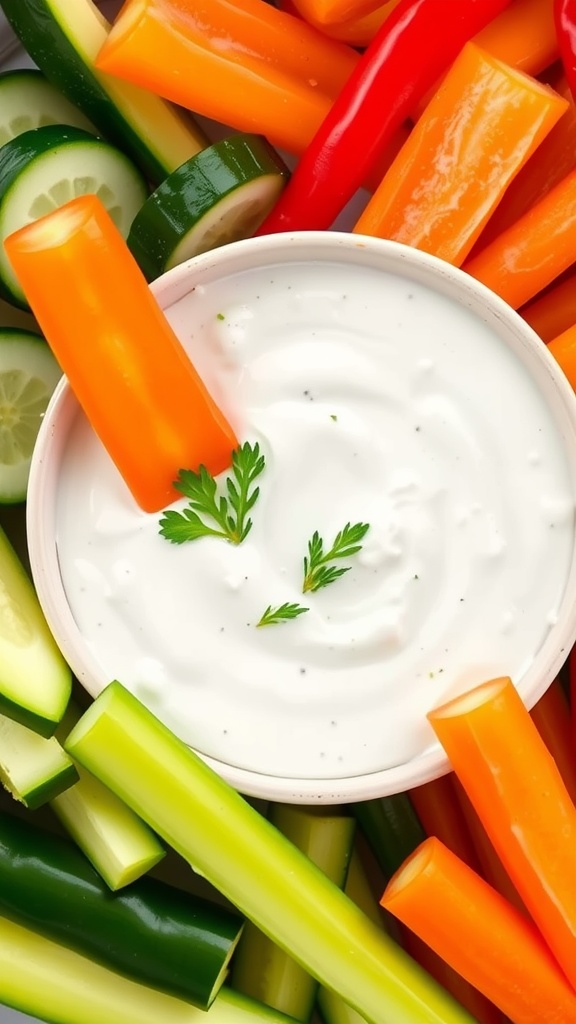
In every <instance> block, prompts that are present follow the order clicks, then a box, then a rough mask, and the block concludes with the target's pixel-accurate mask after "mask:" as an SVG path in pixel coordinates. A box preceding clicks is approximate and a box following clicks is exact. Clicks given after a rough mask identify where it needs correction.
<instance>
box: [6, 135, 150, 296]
mask: <svg viewBox="0 0 576 1024" xmlns="http://www.w3.org/2000/svg"><path fill="white" fill-rule="evenodd" d="M86 193H91V194H95V195H97V196H98V198H99V199H100V200H101V201H102V203H103V204H104V206H105V207H106V209H107V210H108V213H109V214H110V216H111V217H112V219H113V220H114V222H115V224H116V226H117V227H118V229H119V230H120V231H121V233H122V234H123V235H124V237H126V236H127V235H128V232H129V230H130V225H131V223H132V221H133V219H134V217H135V215H136V213H137V211H138V210H139V209H140V207H141V205H142V203H143V202H144V201H145V199H146V197H147V195H148V187H147V184H146V181H145V180H144V178H143V177H142V175H141V174H140V171H138V169H137V168H136V167H135V166H134V164H132V162H131V161H130V160H129V159H128V157H126V156H125V155H124V153H122V152H120V150H119V149H116V148H115V147H114V146H111V145H110V144H109V143H107V142H103V141H102V139H97V138H95V137H94V136H93V135H90V133H89V132H85V131H84V130H83V129H81V128H73V127H68V126H66V125H46V126H44V127H43V128H33V129H31V130H30V131H28V132H23V133H22V135H17V136H16V138H14V139H11V140H10V142H7V143H6V144H5V145H4V146H2V147H1V148H0V242H3V241H4V239H5V238H7V237H8V235H10V234H12V232H13V231H17V230H18V228H21V227H23V226H24V225H25V224H29V223H30V222H31V221H35V220H37V219H38V218H39V217H42V216H43V215H44V214H46V213H49V212H50V211H51V210H54V209H56V208H57V207H59V206H63V205H64V204H65V203H67V202H68V201H69V200H70V199H73V198H74V197H75V196H79V195H84V194H86ZM0 284H1V286H2V289H3V292H4V296H5V298H7V299H8V300H9V301H10V302H14V303H15V304H16V305H19V306H21V307H26V306H27V302H26V297H25V295H24V293H23V291H22V288H21V287H20V285H19V283H18V280H17V278H16V275H15V273H14V271H13V270H12V267H11V264H10V261H9V259H8V256H7V255H6V252H5V250H4V246H3V245H0Z"/></svg>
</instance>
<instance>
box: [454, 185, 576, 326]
mask: <svg viewBox="0 0 576 1024" xmlns="http://www.w3.org/2000/svg"><path fill="white" fill-rule="evenodd" d="M575 260H576V170H573V171H571V172H570V173H569V174H567V175H566V176H565V177H564V178H563V179H562V181H560V182H559V183H558V184H557V185H555V187H554V188H553V189H551V190H550V192H548V194H547V195H545V196H544V197H543V198H542V199H541V200H540V202H538V203H536V204H535V205H534V206H532V207H531V209H529V210H528V211H527V212H526V213H525V214H524V216H523V217H520V218H519V219H518V220H517V221H515V223H514V224H512V225H511V226H510V227H509V228H507V230H506V231H503V232H502V234H501V235H498V238H495V239H494V241H493V242H491V243H490V245H487V246H486V248H485V249H482V252H479V253H478V255H476V256H474V257H472V258H471V259H469V260H467V261H466V263H465V264H464V267H463V269H464V270H465V271H467V273H469V274H471V275H472V277H475V278H477V280H478V281H482V282H483V283H484V284H485V285H487V286H488V288H491V289H492V291H494V292H496V293H497V294H498V295H500V296H501V298H503V299H504V300H505V302H507V303H508V304H509V305H510V306H513V307H514V309H518V308H519V307H520V306H523V305H524V303H526V302H528V301H529V299H531V298H533V297H534V296H535V295H537V294H538V292H539V291H541V290H542V289H543V288H545V287H546V285H548V284H550V282H551V281H554V280H555V278H557V277H558V276H559V274H561V273H562V272H563V271H564V270H566V269H567V268H568V267H569V266H571V264H572V263H574V261H575Z"/></svg>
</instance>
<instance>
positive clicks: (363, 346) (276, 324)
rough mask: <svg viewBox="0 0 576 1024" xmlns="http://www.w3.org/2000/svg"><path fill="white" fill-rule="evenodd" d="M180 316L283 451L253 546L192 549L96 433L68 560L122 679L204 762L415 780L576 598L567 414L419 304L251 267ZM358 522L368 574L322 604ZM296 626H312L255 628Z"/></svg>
mask: <svg viewBox="0 0 576 1024" xmlns="http://www.w3.org/2000/svg"><path fill="white" fill-rule="evenodd" d="M168 315H169V318H170V320H171V322H172V323H173V324H174V326H175V327H176V329H177V331H178V333H179V334H180V336H181V338H182V340H183V342H184V344H185V345H186V347H187V348H188V349H189V351H190V353H191V355H192V358H193V361H194V362H195V363H196V365H197V367H198V369H199V370H200V372H201V373H202V375H203V376H204V378H205V380H206V382H207V384H208V386H209V387H210V388H211V390H212V392H213V394H214V395H215V397H216V398H217V400H218V401H219V402H220V403H221V404H222V407H223V408H224V409H225V410H226V411H227V413H228V414H229V416H230V418H231V420H232V422H233V423H234V425H235V427H236V428H237V431H238V435H239V437H240V439H241V440H242V441H246V440H248V441H252V442H254V441H258V442H259V444H260V446H261V448H262V451H263V452H264V454H265V456H266V468H265V471H264V473H263V475H262V476H261V478H260V488H261V496H260V499H259V500H258V502H257V504H256V506H255V508H254V510H253V513H252V518H253V524H254V525H253V528H252V531H251V533H250V535H249V536H248V538H247V539H246V541H245V542H244V543H243V544H242V545H240V546H233V545H232V544H229V543H228V542H226V541H224V540H220V539H215V538H203V539H201V540H198V541H195V542H193V543H189V544H186V545H182V546H176V545H172V544H170V543H168V541H166V540H165V539H163V538H162V537H161V536H160V535H159V532H158V523H159V520H160V514H158V515H148V514H146V513H143V512H141V511H140V510H139V509H138V508H137V507H136V505H135V503H134V501H133V500H132V498H131V497H130V495H129V493H128V491H127V489H126V487H125V486H124V483H123V481H122V480H121V479H120V477H119V475H118V473H117V471H116V470H115V468H114V467H113V465H112V463H111V462H110V460H109V458H108V456H107V454H106V453H105V452H104V450H103V448H102V447H101V445H100V443H99V442H98V441H97V439H96V438H95V436H94V434H93V433H92V431H91V429H90V428H89V427H88V425H87V423H86V421H85V419H84V417H83V416H82V415H78V416H77V417H76V420H75V422H74V426H73V429H72V433H71V436H70V441H69V444H68V446H67V450H66V453H65V456H64V461H63V466H62V477H61V486H60V489H59V496H58V509H57V523H58V537H57V544H58V554H59V560H60V565H61V571H62V576H63V582H64V586H65V590H66V593H67V595H68V598H69V601H70V604H71V607H72V611H73V614H74V617H75V619H76V621H77V623H78V625H79V628H80V630H81V632H82V634H83V635H84V637H85V638H86V639H87V642H88V644H89V645H90V648H91V650H92V651H93V653H94V655H95V656H96V658H97V660H98V661H99V663H100V664H101V666H102V671H103V675H104V676H105V677H106V678H110V679H111V678H118V679H120V680H121V681H122V682H123V683H124V684H125V685H126V686H128V687H129V688H130V689H131V690H132V691H133V692H134V693H135V694H136V695H137V696H138V697H140V698H141V699H142V700H143V701H144V702H145V703H146V704H147V705H148V706H149V707H150V708H151V709H152V710H153V711H154V712H155V713H156V714H158V716H159V717H160V718H162V719H163V720H164V721H165V722H166V724H167V725H169V726H170V727H171V728H172V729H173V730H174V731H175V732H176V733H177V734H178V735H180V736H181V737H182V738H183V739H185V740H186V741H187V742H188V743H189V744H190V745H191V746H193V747H194V748H195V749H197V750H198V751H200V752H202V753H203V754H206V755H209V756H211V757H213V758H216V759H219V760H221V761H223V762H226V763H228V764H232V765H235V766H238V767H242V768H246V769H251V770H253V771H258V772H261V773H265V774H276V775H279V776H283V777H286V778H291V777H293V778H298V777H302V778H304V777H312V778H318V779H330V778H334V779H337V778H339V777H344V776H351V775H355V774H361V773H367V772H373V771H377V770H379V769H383V768H386V767H389V766H393V765H397V764H400V763H402V762H404V761H406V760H407V759H410V758H412V757H415V756H417V755H419V754H421V753H422V752H423V751H424V750H425V749H427V748H429V747H431V746H432V745H433V743H434V741H433V736H432V732H431V730H430V727H429V725H428V723H427V721H426V719H425V712H426V711H427V710H429V709H430V708H431V707H432V706H433V705H435V704H437V703H438V702H439V701H441V700H443V699H446V698H447V697H448V696H452V695H454V694H455V693H456V692H458V691H459V690H463V689H465V688H468V687H470V686H472V685H475V684H477V683H480V682H482V681H484V680H485V679H487V678H491V677H493V676H496V675H501V674H507V675H511V676H512V678H513V679H514V681H515V682H518V681H519V680H520V679H521V678H522V676H523V674H524V673H525V672H526V670H527V669H528V668H529V667H530V665H531V664H532V662H533V660H534V657H535V655H536V654H537V652H538V650H539V648H540V647H541V645H542V643H543V641H544V640H545V638H546V636H547V634H548V632H549V631H550V628H551V626H552V625H553V624H554V622H555V618H556V615H557V611H558V608H559V604H560V601H561V599H562V595H563V592H564V589H565V585H566V579H567V573H568V568H569V564H570V560H571V553H572V545H573V531H574V495H573V493H572V487H571V482H570V478H569V473H568V469H567V466H566V464H565V459H564V455H563V451H562V444H561V441H560V439H559V435H558V432H557V428H556V426H555V425H554V423H553V422H552V419H551V417H550V415H549V413H548V412H547V409H546V406H545V404H544V401H543V400H542V398H541V397H540V395H539V393H538V391H537V389H536V387H535V385H534V384H533V382H532V380H531V378H530V376H529V374H528V372H527V370H526V369H525V368H524V367H523V366H522V364H521V363H520V362H519V360H518V358H517V357H516V356H515V355H514V354H512V353H511V352H510V351H509V350H508V348H507V347H506V346H505V345H504V344H503V342H502V341H500V340H499V339H498V338H497V337H496V336H495V335H494V334H493V333H492V331H491V329H489V328H488V327H487V326H486V324H484V322H483V321H482V320H481V319H480V318H479V317H477V316H476V315H475V314H472V313H471V312H470V311H469V310H468V309H466V308H465V307H464V306H460V305H457V304H456V303H453V302H451V301H450V300H449V299H447V298H443V297H442V296H439V295H437V294H435V293H434V292H433V291H431V290H428V289H427V288H426V287H424V286H423V285H421V284H412V283H410V282H409V281H406V280H404V279H403V278H402V277H396V276H394V275H390V274H388V273H383V272H379V271H376V270H373V269H370V268H367V267H362V268H361V267H354V266H352V267H350V266H344V265H343V264H334V263H326V264H323V263H320V262H318V263H315V264H312V265H309V266H306V265H305V264H294V265H286V264H283V265H278V266H273V267H271V268H270V269H269V270H267V271H265V272H262V271H261V270H251V269H248V270H246V271H245V272H243V273H240V274H235V275H231V276H230V277H228V278H226V279H224V280H223V281H222V280H221V281H220V282H218V283H217V284H211V283H208V284H207V285H205V286H201V287H199V288H198V289H197V290H196V292H194V293H192V294H191V295H189V296H187V297H186V298H185V299H184V300H181V301H180V302H179V303H176V304H175V305H173V306H172V307H171V308H170V310H169V313H168ZM118 415H119V417H121V416H122V411H121V410H118ZM185 505H186V502H185V500H184V499H182V500H181V501H178V502H176V503H175V505H174V506H173V507H174V508H183V507H184V506H185ZM359 521H362V522H367V523H369V524H370V530H369V532H368V534H367V535H366V538H365V542H364V546H363V549H362V551H361V552H360V554H358V555H355V556H353V557H352V558H350V559H349V560H348V561H347V562H346V563H344V564H348V565H350V566H351V567H352V568H351V570H350V571H349V572H348V573H347V574H346V575H345V576H344V577H342V578H341V579H339V580H337V581H336V582H335V583H333V584H332V585H331V586H328V587H326V588H324V589H322V590H319V591H318V592H316V593H314V594H307V595H303V594H302V591H301V586H302V560H303V556H304V555H305V553H306V549H307V543H308V540H309V538H310V537H311V536H312V534H313V532H314V531H315V530H318V531H319V533H320V534H321V536H322V537H323V538H324V539H325V541H326V543H327V544H329V543H331V541H332V540H333V539H334V537H335V535H336V533H337V532H338V531H339V530H340V529H341V528H342V527H343V526H344V525H345V524H346V523H347V522H352V523H355V522H359ZM283 602H295V603H300V604H303V605H307V606H309V608H310V611H309V612H308V613H306V614H304V615H302V616H300V618H298V619H295V620H294V621H290V622H286V623H282V624H279V625H274V626H269V627H267V628H260V629H258V628H256V623H257V622H258V620H259V619H260V617H261V615H262V613H263V611H264V609H265V608H266V607H267V606H268V605H279V604H282V603H283Z"/></svg>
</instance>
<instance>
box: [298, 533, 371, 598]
mask: <svg viewBox="0 0 576 1024" xmlns="http://www.w3.org/2000/svg"><path fill="white" fill-rule="evenodd" d="M369 529H370V524H369V523H354V525H353V526H352V525H351V524H350V523H346V526H345V527H344V529H343V530H340V531H339V533H337V534H336V537H335V539H334V543H333V544H332V547H331V548H330V550H329V551H324V541H323V540H322V537H321V536H320V534H319V533H318V531H317V530H316V531H315V532H314V533H313V535H312V538H311V540H309V541H308V554H307V555H306V556H305V557H304V583H303V585H302V593H303V594H307V593H313V592H314V591H315V590H320V588H321V587H327V586H328V585H329V584H330V583H334V582H335V581H336V580H337V579H339V578H340V576H343V575H344V573H346V572H349V571H350V569H351V568H352V566H350V565H346V566H337V565H330V564H329V563H330V562H334V561H337V560H339V559H341V558H350V556H351V555H355V554H356V553H357V552H358V551H360V550H361V548H362V543H361V541H362V540H363V539H364V537H365V536H366V534H367V532H368V530H369Z"/></svg>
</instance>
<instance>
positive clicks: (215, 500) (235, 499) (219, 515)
mask: <svg viewBox="0 0 576 1024" xmlns="http://www.w3.org/2000/svg"><path fill="white" fill-rule="evenodd" d="M264 466H265V458H264V456H263V455H261V454H260V446H259V445H258V443H256V444H254V445H251V444H250V443H249V442H246V444H243V445H242V446H241V447H240V448H237V449H236V451H234V452H233V453H232V470H231V473H230V474H229V475H228V476H227V477H226V478H225V479H224V481H223V488H224V489H225V491H226V494H221V493H219V490H218V483H217V481H216V480H215V478H214V477H213V476H212V475H211V474H210V473H209V472H208V470H207V469H206V467H205V466H200V469H199V470H198V472H197V473H194V472H193V471H192V470H190V469H181V470H180V473H179V474H178V479H177V480H176V481H175V482H174V486H175V487H176V489H177V490H178V491H180V493H181V494H183V495H184V496H185V497H186V498H188V507H187V508H185V509H184V511H183V512H177V511H176V510H175V509H168V510H167V511H166V512H164V514H163V517H162V519H161V520H160V533H161V535H162V536H163V537H165V538H166V540H169V541H171V543H172V544H184V543H186V542H187V541H190V540H197V539H198V538H199V537H222V538H224V540H227V541H230V543H231V544H241V543H242V541H243V540H245V539H246V537H247V536H248V534H249V533H250V530H251V529H252V520H251V519H249V518H248V513H249V512H250V511H251V510H252V509H253V508H254V505H255V504H256V502H257V500H258V496H259V494H260V488H259V487H254V486H253V485H254V481H255V480H256V479H257V477H259V476H260V474H261V473H262V471H263V469H264Z"/></svg>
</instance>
